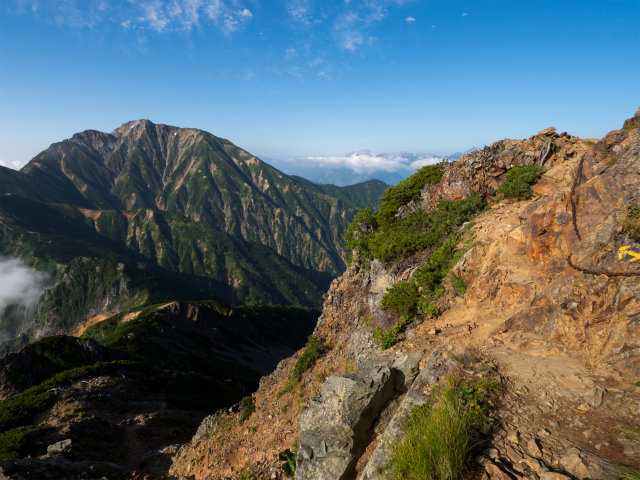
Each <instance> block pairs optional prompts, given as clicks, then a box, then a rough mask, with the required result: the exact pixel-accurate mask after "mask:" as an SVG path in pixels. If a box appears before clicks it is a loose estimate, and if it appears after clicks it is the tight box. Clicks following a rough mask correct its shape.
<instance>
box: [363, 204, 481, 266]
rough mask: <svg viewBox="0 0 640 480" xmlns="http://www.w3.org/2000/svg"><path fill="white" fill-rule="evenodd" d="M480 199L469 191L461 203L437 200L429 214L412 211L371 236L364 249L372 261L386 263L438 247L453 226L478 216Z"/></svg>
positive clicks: (451, 231)
mask: <svg viewBox="0 0 640 480" xmlns="http://www.w3.org/2000/svg"><path fill="white" fill-rule="evenodd" d="M483 207H484V203H483V201H482V198H481V197H480V195H478V194H477V193H475V192H473V193H471V194H470V195H468V196H467V197H466V198H464V199H462V200H458V201H456V202H452V201H450V200H440V201H439V202H438V203H437V204H436V206H435V207H434V208H433V210H431V211H430V212H425V211H424V210H416V211H415V212H411V213H410V214H408V215H407V216H406V217H405V218H403V219H401V220H398V221H397V222H395V223H394V224H392V225H388V226H386V227H385V228H381V230H380V231H378V232H376V233H375V234H373V235H372V237H371V239H370V241H369V243H368V248H369V250H370V252H371V255H373V257H374V258H377V259H378V260H382V261H386V260H391V259H393V258H397V257H399V256H402V255H407V254H410V253H412V252H415V251H417V250H421V249H424V248H430V247H435V246H438V245H440V244H441V243H442V242H443V240H444V239H445V238H446V237H447V236H448V235H450V234H451V233H453V232H454V231H455V230H456V229H457V227H459V226H460V225H462V224H463V223H464V222H466V221H467V220H469V219H470V218H471V217H472V216H473V215H475V214H477V213H479V212H480V211H481V210H482V208H483Z"/></svg>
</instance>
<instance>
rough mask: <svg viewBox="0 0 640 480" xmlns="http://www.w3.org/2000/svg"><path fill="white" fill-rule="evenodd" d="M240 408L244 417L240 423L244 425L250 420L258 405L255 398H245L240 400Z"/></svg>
mask: <svg viewBox="0 0 640 480" xmlns="http://www.w3.org/2000/svg"><path fill="white" fill-rule="evenodd" d="M240 408H241V409H242V416H241V417H240V423H244V422H245V421H246V420H249V418H250V417H251V415H253V412H255V411H256V405H255V404H254V403H253V397H250V396H249V397H244V398H243V399H242V400H240Z"/></svg>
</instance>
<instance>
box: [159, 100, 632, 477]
mask: <svg viewBox="0 0 640 480" xmlns="http://www.w3.org/2000/svg"><path fill="white" fill-rule="evenodd" d="M639 125H640V110H639V111H638V112H637V113H636V115H635V116H634V117H633V118H630V119H628V120H626V121H625V122H624V124H623V125H622V128H620V129H618V130H613V131H611V132H610V133H609V134H607V135H606V136H605V137H604V138H603V139H601V140H597V139H587V140H583V139H580V138H577V137H573V136H571V135H569V134H567V133H560V134H558V133H557V132H556V131H555V129H554V128H553V127H551V128H546V129H544V130H542V131H541V132H539V133H538V134H536V135H534V136H532V137H531V138H528V139H524V140H503V141H499V142H496V143H494V144H492V145H490V146H488V147H485V148H484V149H483V150H477V151H475V152H473V153H470V154H466V155H464V156H462V158H461V159H460V160H459V161H457V162H453V163H447V164H444V165H441V166H439V167H437V169H433V170H425V171H419V172H418V173H417V174H416V175H414V177H411V178H410V179H408V180H407V181H405V182H402V183H401V184H399V185H398V186H397V187H393V188H392V189H389V190H387V192H385V195H384V196H383V199H382V203H381V205H380V207H379V209H378V210H377V211H375V212H372V211H368V212H361V214H359V215H358V216H357V217H356V219H355V221H354V224H352V227H350V230H348V231H350V232H351V234H352V236H351V240H352V242H351V244H352V245H355V247H354V248H355V252H354V258H353V261H352V263H351V264H350V266H349V268H348V269H347V271H346V272H345V273H344V274H343V275H342V276H341V277H339V278H337V279H336V280H334V281H333V283H332V284H331V287H330V288H329V291H328V292H327V294H326V295H325V297H324V305H323V310H322V314H321V316H320V318H319V320H318V323H317V325H316V327H315V331H314V333H313V337H311V338H310V340H309V342H308V343H307V346H306V347H305V348H304V349H301V350H300V351H298V352H297V353H296V354H295V355H293V356H291V357H289V358H287V359H285V360H283V361H282V362H280V364H279V365H278V367H277V368H276V369H275V371H274V372H273V373H271V374H269V375H267V376H265V377H263V378H262V379H261V381H260V387H259V389H258V390H257V391H256V392H255V393H254V394H253V396H252V398H253V404H254V405H255V411H253V412H252V414H251V415H250V416H249V417H248V418H246V419H245V420H244V421H241V420H240V419H241V417H242V415H243V412H242V411H239V412H235V413H229V412H219V413H218V414H216V415H214V416H211V417H208V418H207V420H206V421H205V422H204V423H203V424H202V425H201V428H200V430H199V431H198V434H197V435H195V436H194V437H193V438H192V440H191V441H190V442H189V443H188V444H187V445H184V446H182V447H181V448H180V449H179V450H178V451H177V452H176V454H175V455H174V456H173V461H172V465H171V467H170V470H169V476H170V477H171V478H180V479H212V478H215V479H236V478H270V479H284V478H292V477H293V476H295V478H297V479H309V480H311V479H313V480H320V479H327V480H336V479H367V480H370V479H383V478H391V479H400V478H469V479H472V478H477V479H483V480H497V479H500V480H506V479H529V480H565V479H573V480H575V479H592V480H595V479H598V480H608V479H612V480H613V479H623V478H624V479H634V478H638V469H639V468H640V436H639V430H638V429H639V422H638V412H640V303H639V302H640V300H639V299H640V261H635V258H637V257H635V256H634V255H633V252H638V253H640V130H639V128H638V127H639ZM427 168H429V167H427ZM389 212H391V213H389ZM435 220H438V222H436V221H435ZM443 225H444V226H443ZM409 227H419V229H418V230H419V234H417V233H415V232H416V229H415V228H414V229H411V228H409ZM630 252H631V253H630ZM456 426H457V427H456ZM454 427H455V428H454ZM433 432H438V433H437V434H434V433H433ZM425 442H430V443H426V444H425ZM456 452H457V453H456ZM458 454H459V458H458V456H457V455H458ZM430 468H431V470H429V469H430ZM434 469H440V470H438V472H440V473H438V474H436V473H434V472H435V470H434ZM425 472H426V473H425ZM429 472H431V473H429ZM430 475H432V476H430ZM439 475H442V476H439Z"/></svg>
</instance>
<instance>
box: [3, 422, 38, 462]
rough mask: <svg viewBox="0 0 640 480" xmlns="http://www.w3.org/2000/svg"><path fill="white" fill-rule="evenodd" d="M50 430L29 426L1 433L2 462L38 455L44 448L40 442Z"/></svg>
mask: <svg viewBox="0 0 640 480" xmlns="http://www.w3.org/2000/svg"><path fill="white" fill-rule="evenodd" d="M49 430H51V427H49V426H34V425H27V426H23V427H18V428H14V429H12V430H8V431H3V432H2V433H0V460H2V461H4V462H6V461H10V460H16V459H18V458H24V457H26V456H27V455H31V456H35V455H37V453H38V449H39V448H41V447H42V445H40V442H39V441H38V440H39V439H40V438H41V437H42V436H43V435H44V434H45V433H46V432H48V431H49Z"/></svg>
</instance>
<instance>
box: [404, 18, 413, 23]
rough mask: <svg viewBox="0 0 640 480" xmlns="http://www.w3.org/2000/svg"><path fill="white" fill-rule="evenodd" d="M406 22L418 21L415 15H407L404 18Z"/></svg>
mask: <svg viewBox="0 0 640 480" xmlns="http://www.w3.org/2000/svg"><path fill="white" fill-rule="evenodd" d="M404 21H405V22H407V23H413V22H415V21H416V19H415V17H407V18H405V19H404Z"/></svg>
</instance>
